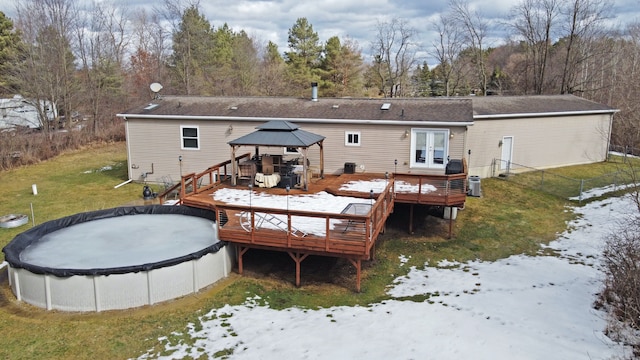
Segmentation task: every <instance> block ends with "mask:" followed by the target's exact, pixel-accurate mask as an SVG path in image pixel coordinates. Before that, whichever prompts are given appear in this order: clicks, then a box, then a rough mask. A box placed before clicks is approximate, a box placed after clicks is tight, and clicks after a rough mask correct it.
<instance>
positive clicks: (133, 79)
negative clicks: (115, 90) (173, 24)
mask: <svg viewBox="0 0 640 360" xmlns="http://www.w3.org/2000/svg"><path fill="white" fill-rule="evenodd" d="M160 23H161V21H160V16H159V15H158V13H157V12H152V13H149V12H147V11H146V10H145V9H137V11H135V12H134V13H133V38H132V45H133V46H132V48H133V49H134V52H133V54H131V56H130V59H129V64H128V65H129V72H128V80H129V83H128V88H129V92H130V93H131V94H132V95H134V96H133V97H134V98H135V99H140V98H143V97H145V95H149V96H153V95H151V92H150V91H149V85H150V84H151V83H154V82H159V83H162V84H163V86H164V87H165V89H166V90H165V91H167V90H170V89H167V87H168V86H169V85H170V83H169V81H167V80H168V78H167V68H166V60H167V57H168V46H169V45H168V40H169V38H170V34H171V32H170V31H169V30H166V29H165V28H164V27H163V26H162V25H160Z"/></svg>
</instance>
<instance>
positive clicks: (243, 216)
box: [240, 211, 307, 237]
mask: <svg viewBox="0 0 640 360" xmlns="http://www.w3.org/2000/svg"><path fill="white" fill-rule="evenodd" d="M253 214H254V216H255V227H256V229H259V228H260V227H262V225H263V224H264V222H265V221H266V222H268V223H270V224H272V225H274V226H275V227H276V228H278V229H280V230H282V231H288V229H289V225H288V224H287V222H286V221H284V220H282V219H280V218H278V217H276V216H274V215H273V214H269V213H257V212H256V213H253ZM240 225H241V226H242V228H243V229H244V230H245V231H247V232H251V213H250V212H249V211H243V212H242V213H240ZM290 233H291V235H293V236H295V237H305V236H307V233H306V232H304V231H302V230H300V229H297V228H295V227H293V226H291V232H290Z"/></svg>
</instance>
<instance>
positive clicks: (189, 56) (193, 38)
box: [169, 5, 221, 95]
mask: <svg viewBox="0 0 640 360" xmlns="http://www.w3.org/2000/svg"><path fill="white" fill-rule="evenodd" d="M213 49H214V35H213V29H212V28H211V24H209V21H207V19H205V17H204V15H202V14H200V11H199V10H198V8H197V7H196V6H194V5H192V6H191V7H189V8H187V9H186V10H185V11H184V12H183V14H182V18H181V22H180V24H179V26H178V30H177V31H175V32H174V33H173V54H172V55H171V57H170V59H169V67H170V70H171V73H172V76H173V79H174V81H175V83H176V87H177V89H178V90H179V91H181V92H183V93H185V94H187V95H191V94H199V95H206V94H207V93H208V92H209V91H210V90H211V88H212V85H211V83H210V81H211V79H210V78H209V79H207V78H206V75H207V74H211V73H212V72H211V70H212V65H213V62H214V58H215V56H214V54H213ZM218 56H219V57H220V56H221V54H218Z"/></svg>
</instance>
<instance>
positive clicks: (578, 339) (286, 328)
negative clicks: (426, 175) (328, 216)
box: [140, 198, 637, 360]
mask: <svg viewBox="0 0 640 360" xmlns="http://www.w3.org/2000/svg"><path fill="white" fill-rule="evenodd" d="M575 211H576V212H578V213H579V214H581V215H582V217H581V219H579V220H577V221H575V222H573V223H572V224H570V225H569V228H570V230H568V231H566V232H565V233H564V234H562V235H561V236H559V237H558V239H557V240H556V241H554V242H552V243H551V244H549V245H548V248H549V249H547V250H553V251H555V252H556V253H557V254H558V256H547V255H543V254H540V255H539V256H535V257H531V256H523V255H514V256H511V257H509V258H507V259H502V260H499V261H495V262H482V261H475V262H469V263H456V262H443V263H440V264H425V265H427V266H426V267H425V268H424V269H418V268H412V269H411V270H410V272H409V273H408V274H407V276H402V277H399V278H397V279H395V281H393V284H392V285H390V286H389V289H388V293H389V294H390V295H391V296H392V297H393V299H392V300H388V301H385V302H382V303H377V304H371V305H370V306H359V307H358V306H357V307H346V306H338V307H332V308H327V309H320V310H304V309H298V308H290V309H286V310H274V309H271V308H270V307H269V306H268V304H266V305H265V301H264V300H262V299H260V298H259V297H258V296H255V297H251V298H248V299H247V301H246V303H245V304H244V305H239V306H229V305H227V306H225V307H222V308H220V309H213V310H210V311H209V312H208V313H207V314H206V315H203V316H201V317H200V323H199V324H188V325H187V327H186V329H185V332H184V333H183V334H167V337H163V338H160V339H159V341H160V342H161V343H162V344H164V345H165V350H166V351H165V354H170V355H167V356H159V355H158V354H155V353H152V352H150V353H148V354H145V355H143V356H141V357H140V359H147V358H157V357H159V358H162V359H182V358H185V357H188V356H191V357H196V358H197V357H199V356H202V355H205V356H209V357H210V358H212V357H213V355H214V354H216V353H218V354H219V352H224V353H232V355H230V356H229V358H230V359H292V360H293V359H456V360H461V359H608V358H612V357H616V356H622V355H628V354H629V350H627V349H625V348H623V347H622V346H621V345H619V344H615V343H613V342H612V341H610V340H609V339H608V338H607V337H606V336H605V335H604V334H603V330H604V328H605V325H606V324H605V314H604V313H602V312H599V311H596V310H594V309H593V307H592V304H593V301H594V299H595V296H596V295H595V294H596V293H597V292H598V291H599V290H600V287H601V284H600V278H601V272H600V271H599V270H598V266H599V256H600V251H601V246H602V238H603V235H604V234H606V233H608V232H610V231H611V230H612V229H614V228H615V226H616V225H617V222H616V220H617V219H620V218H624V217H626V216H629V214H631V213H632V212H633V211H634V204H633V203H632V201H631V200H630V199H628V198H613V199H608V200H604V201H598V202H594V203H591V204H588V205H585V206H584V207H581V208H577V209H576V210H575ZM636 211H637V210H636ZM547 253H548V251H547ZM410 256H411V254H404V255H403V256H401V257H400V258H399V259H398V267H401V266H405V263H406V260H407V258H408V257H410ZM425 294H429V295H430V297H429V298H428V300H426V301H423V300H418V301H411V300H407V298H411V297H412V296H417V297H416V299H422V298H423V297H424V295H425ZM169 337H171V338H172V339H176V338H181V337H182V338H186V339H188V341H178V342H176V341H175V340H173V341H170V340H168V339H169Z"/></svg>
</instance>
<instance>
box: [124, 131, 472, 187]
mask: <svg viewBox="0 0 640 360" xmlns="http://www.w3.org/2000/svg"><path fill="white" fill-rule="evenodd" d="M261 124H263V122H242V121H223V120H184V121H180V120H150V119H144V120H139V119H129V120H127V127H128V130H127V136H128V138H127V145H128V147H129V154H130V155H129V156H130V159H129V164H130V165H135V166H137V167H138V168H137V169H134V168H132V167H131V166H130V168H129V171H130V177H131V178H132V179H134V180H136V181H142V180H144V179H143V177H142V174H143V173H145V172H150V171H151V164H152V163H153V168H154V173H153V174H149V175H148V177H147V179H146V180H147V181H149V182H161V181H162V178H163V177H164V178H166V177H170V178H171V179H172V180H173V181H174V182H177V181H178V180H179V179H180V175H181V173H182V174H183V175H184V174H188V173H192V172H196V173H197V172H201V171H203V170H205V169H206V168H207V167H209V166H211V165H214V164H217V163H220V162H223V161H226V160H228V159H230V158H231V147H230V146H229V145H228V142H229V141H231V140H234V139H237V138H239V137H241V136H243V135H246V134H248V133H251V132H253V131H256V129H255V128H256V126H259V125H261ZM181 125H182V126H195V127H198V129H199V134H198V135H199V146H200V149H199V150H190V149H181V134H180V126H181ZM229 125H232V127H233V130H232V131H231V132H230V133H229V131H228V129H229ZM299 126H300V128H301V129H302V130H305V131H309V132H312V133H315V134H319V135H322V136H325V140H324V143H323V146H324V161H325V174H335V175H337V174H341V173H342V172H343V170H344V164H345V163H347V162H349V163H355V164H356V172H370V173H384V172H389V173H393V172H394V171H395V170H396V167H395V165H394V160H396V159H397V160H398V166H397V171H398V172H419V173H437V174H440V173H443V171H444V169H433V170H428V169H411V168H410V166H409V164H410V149H411V136H409V137H406V138H405V137H404V133H405V130H409V131H410V130H411V128H416V127H417V126H415V125H413V126H405V125H366V126H362V125H350V124H326V123H325V124H322V123H304V124H299ZM425 128H433V127H428V126H425ZM442 129H447V128H442ZM449 130H450V133H451V134H453V137H452V138H450V139H449V154H448V155H449V156H450V158H451V159H461V158H462V157H463V155H464V151H465V150H464V137H465V128H464V127H455V128H451V129H449ZM346 131H350V132H356V131H357V132H360V136H361V138H360V143H361V146H345V141H344V138H345V132H346ZM319 149H320V148H319V146H318V145H313V146H311V147H310V148H309V150H308V157H309V162H310V164H311V167H312V168H313V169H314V171H316V172H317V171H318V170H319V165H320V150H319ZM254 151H255V148H254V147H241V148H240V149H238V150H237V151H236V155H241V154H244V153H246V152H250V153H253V152H254ZM260 153H261V154H274V155H283V154H284V148H283V147H260ZM179 156H182V169H180V162H179V161H178V158H179ZM296 157H299V156H297V155H295V154H286V155H284V158H285V159H293V158H296ZM181 170H182V172H181Z"/></svg>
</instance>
